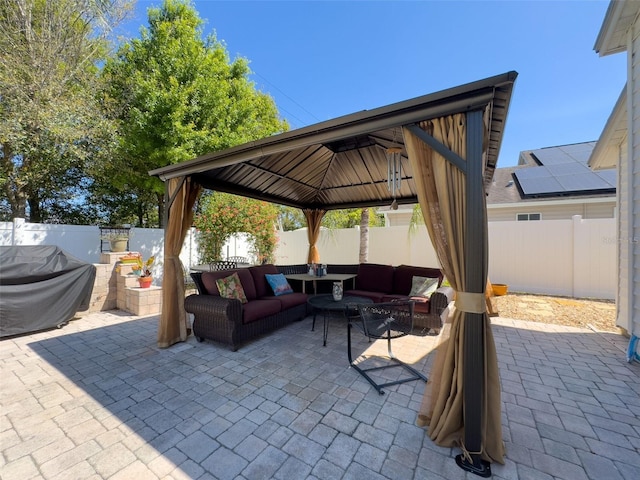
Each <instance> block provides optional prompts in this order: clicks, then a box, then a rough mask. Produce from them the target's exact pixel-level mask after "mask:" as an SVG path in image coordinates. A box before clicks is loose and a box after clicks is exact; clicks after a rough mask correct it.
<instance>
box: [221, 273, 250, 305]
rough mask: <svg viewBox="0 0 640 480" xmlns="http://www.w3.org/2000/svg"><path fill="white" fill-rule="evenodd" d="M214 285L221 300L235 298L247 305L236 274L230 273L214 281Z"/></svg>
mask: <svg viewBox="0 0 640 480" xmlns="http://www.w3.org/2000/svg"><path fill="white" fill-rule="evenodd" d="M216 285H217V286H218V291H219V292H220V296H221V297H222V298H235V299H238V300H240V301H241V302H242V303H247V297H246V295H245V294H244V289H243V288H242V283H240V277H238V274H237V273H232V274H231V275H229V276H228V277H225V278H219V279H218V280H216Z"/></svg>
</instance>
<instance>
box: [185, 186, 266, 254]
mask: <svg viewBox="0 0 640 480" xmlns="http://www.w3.org/2000/svg"><path fill="white" fill-rule="evenodd" d="M277 220H278V209H277V207H276V206H275V205H273V204H271V203H267V202H262V201H259V200H253V199H251V198H246V197H239V196H237V195H231V194H229V193H220V192H209V193H206V194H204V195H203V196H202V197H201V199H200V202H199V204H198V213H196V215H195V217H194V220H193V224H194V225H195V227H196V229H197V230H198V244H199V245H200V257H201V258H200V260H201V261H202V262H204V263H209V262H213V261H216V260H220V259H221V258H222V247H223V246H224V244H225V242H226V241H227V240H228V239H229V238H230V237H231V236H232V235H233V234H234V233H247V234H248V235H249V241H250V242H251V244H252V246H253V253H254V254H255V256H256V258H257V259H258V261H259V262H261V263H262V262H271V261H273V253H274V251H275V247H276V243H277V238H276V223H277Z"/></svg>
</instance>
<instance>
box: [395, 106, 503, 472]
mask: <svg viewBox="0 0 640 480" xmlns="http://www.w3.org/2000/svg"><path fill="white" fill-rule="evenodd" d="M419 127H420V128H421V129H422V130H424V131H425V132H426V133H427V134H429V135H430V136H431V137H433V138H434V139H435V140H436V141H438V142H440V143H441V144H442V145H444V146H445V147H446V148H448V149H449V150H450V151H452V152H454V153H456V154H457V155H458V156H459V157H461V158H462V159H466V158H467V144H466V142H467V138H466V137H467V132H466V116H465V114H456V115H451V116H447V117H442V118H438V119H434V120H429V121H425V122H421V123H420V125H419ZM485 130H486V129H485ZM403 135H404V141H405V146H406V149H407V153H408V156H409V161H410V163H411V169H412V171H413V178H414V181H415V183H416V189H417V194H418V201H419V204H420V208H421V210H422V214H423V218H424V220H425V224H426V227H427V230H428V232H429V236H430V238H431V241H432V243H433V245H434V248H435V250H436V254H437V255H438V259H439V261H440V264H441V266H442V269H443V273H444V275H445V276H446V278H447V279H448V280H449V282H450V283H451V286H452V287H453V289H454V290H455V291H456V303H455V305H456V308H455V309H454V312H453V314H452V315H451V316H450V318H449V319H448V321H447V323H446V324H445V325H444V327H443V329H442V332H441V334H440V339H439V345H438V347H437V349H436V352H435V359H434V363H433V366H432V368H431V372H430V374H429V381H428V382H427V386H426V388H425V394H424V397H423V401H422V405H421V408H420V411H419V414H418V420H417V423H418V425H420V426H422V427H428V434H429V436H430V438H431V439H432V440H433V441H434V442H435V443H436V444H437V445H440V446H444V447H454V446H456V447H459V448H461V449H462V452H463V455H464V457H465V458H466V459H471V457H470V455H474V456H480V458H482V460H485V461H488V462H494V461H495V462H499V463H504V453H505V452H504V443H503V441H502V426H501V417H500V410H501V404H500V382H499V372H498V362H497V355H496V349H495V344H494V340H493V335H492V332H491V325H490V321H489V316H488V314H487V312H486V303H485V296H484V289H482V291H480V292H469V291H468V287H469V286H468V278H467V272H468V270H467V268H468V267H469V266H468V265H466V264H465V263H466V259H467V255H468V253H469V249H470V248H474V245H469V244H468V243H469V240H468V237H465V227H466V220H467V219H466V215H467V206H468V205H467V194H466V192H467V181H468V180H469V179H468V178H467V176H466V172H463V171H461V170H460V169H459V168H457V167H456V166H455V165H454V164H453V163H451V162H449V161H447V160H446V159H445V158H444V157H443V156H442V155H440V154H439V153H437V152H436V151H435V150H434V149H432V148H431V147H430V146H429V145H427V144H426V143H425V142H424V141H422V139H420V138H419V137H418V136H416V135H415V134H414V133H412V132H411V131H410V130H409V129H408V128H404V129H403ZM483 151H484V150H483ZM471 180H474V179H471ZM475 180H477V181H482V179H479V180H478V179H475ZM482 192H483V195H482V198H481V199H480V201H481V202H484V189H482ZM485 212H486V207H485ZM483 223H484V232H483V235H484V241H479V244H480V245H482V248H483V249H484V251H483V252H482V255H481V258H482V259H483V262H482V263H483V264H482V265H477V266H472V267H474V268H477V269H482V275H483V276H484V282H483V284H486V281H487V270H488V261H487V257H488V255H487V222H486V213H485V215H484V222H483ZM478 240H480V239H478ZM474 243H475V242H474ZM470 321H480V322H481V326H480V327H479V331H480V332H481V336H482V338H476V340H475V341H477V342H478V343H480V342H483V343H484V359H483V362H484V365H483V366H481V367H480V373H481V376H482V377H483V378H482V379H481V382H482V388H481V390H480V391H481V393H480V395H479V398H478V399H477V402H474V404H473V405H465V395H464V394H465V392H464V389H465V386H466V385H465V383H466V382H465V378H464V369H465V351H466V349H465V327H466V328H469V325H471V324H470V323H468V322H470ZM479 336H480V335H478V337H479ZM469 409H471V410H473V412H474V413H479V415H480V418H481V420H480V431H481V439H480V442H479V443H480V445H481V447H480V449H479V450H477V449H476V448H473V449H468V448H467V447H468V446H467V445H465V440H466V439H468V437H466V438H465V426H466V425H465V416H466V415H465V410H466V411H467V413H468V412H469V411H471V410H469Z"/></svg>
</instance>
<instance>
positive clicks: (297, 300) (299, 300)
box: [275, 292, 309, 310]
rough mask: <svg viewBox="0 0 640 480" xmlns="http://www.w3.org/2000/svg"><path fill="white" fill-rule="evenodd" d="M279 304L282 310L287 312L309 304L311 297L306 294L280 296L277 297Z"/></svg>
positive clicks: (296, 293)
mask: <svg viewBox="0 0 640 480" xmlns="http://www.w3.org/2000/svg"><path fill="white" fill-rule="evenodd" d="M275 298H276V299H277V300H278V301H279V302H280V306H281V307H282V310H287V309H289V308H291V307H297V306H298V305H304V304H305V303H307V300H308V298H309V296H308V295H307V294H306V293H298V292H295V293H288V294H286V295H280V296H278V297H275Z"/></svg>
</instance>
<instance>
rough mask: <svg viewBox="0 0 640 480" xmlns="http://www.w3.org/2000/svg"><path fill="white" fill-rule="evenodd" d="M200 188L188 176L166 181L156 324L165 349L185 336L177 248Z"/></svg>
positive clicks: (160, 341) (178, 251)
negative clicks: (160, 299) (158, 310)
mask: <svg viewBox="0 0 640 480" xmlns="http://www.w3.org/2000/svg"><path fill="white" fill-rule="evenodd" d="M201 190H202V188H201V187H200V185H197V184H195V183H194V182H192V181H191V177H186V178H185V177H179V178H171V179H169V180H167V182H166V192H167V194H166V197H165V200H167V201H166V202H165V203H166V208H167V212H168V215H167V222H166V225H165V230H164V278H163V281H162V313H161V315H160V325H159V326H158V347H160V348H167V347H170V346H171V345H173V344H174V343H178V342H184V341H185V340H186V339H187V314H186V312H185V310H184V280H183V279H184V271H183V266H182V261H181V260H180V257H179V255H180V250H182V244H183V243H184V239H185V237H186V235H187V231H188V230H189V228H190V227H191V223H192V222H193V215H194V211H193V206H194V204H195V203H196V200H197V199H198V195H200V192H201Z"/></svg>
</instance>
